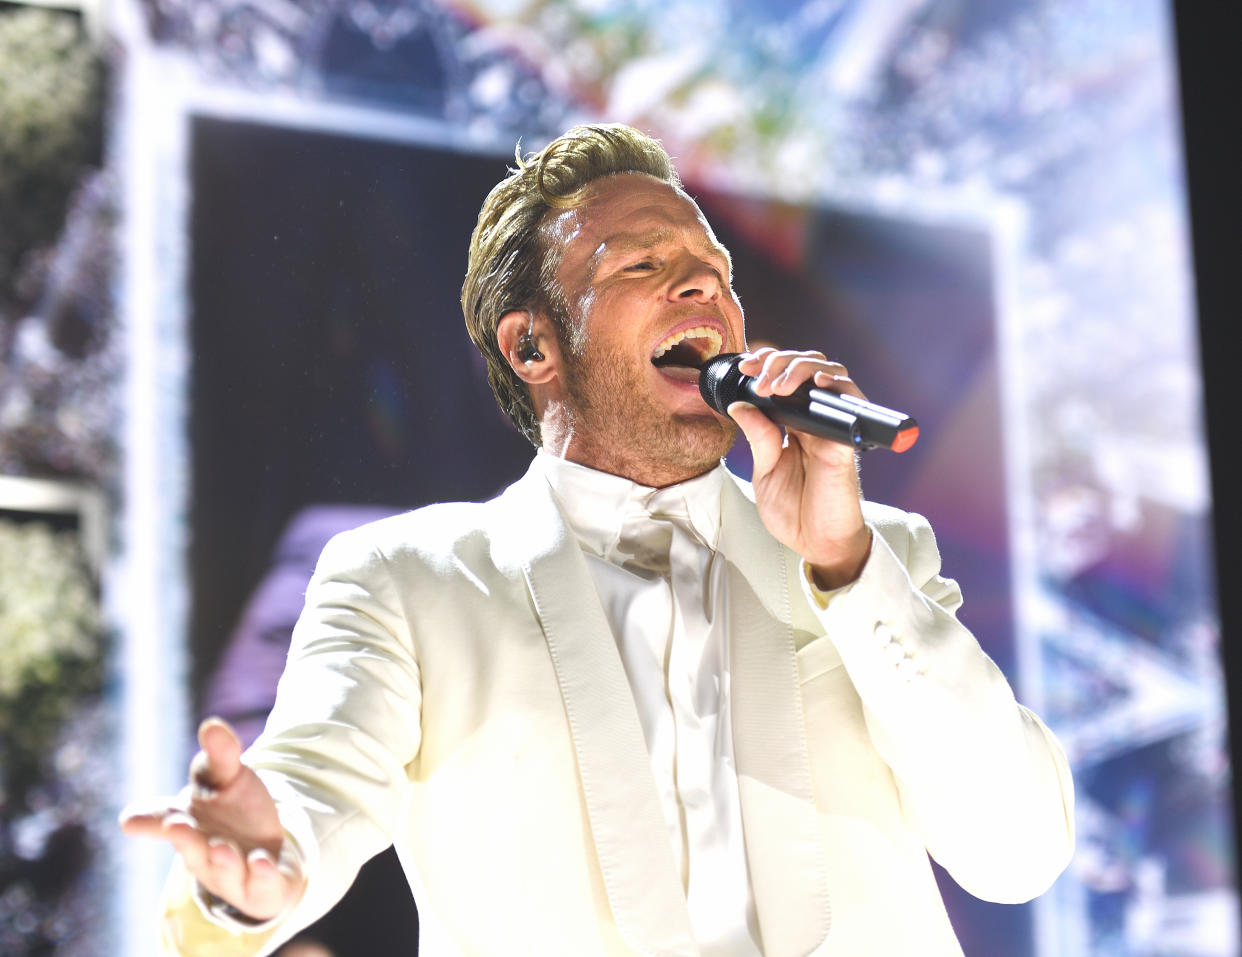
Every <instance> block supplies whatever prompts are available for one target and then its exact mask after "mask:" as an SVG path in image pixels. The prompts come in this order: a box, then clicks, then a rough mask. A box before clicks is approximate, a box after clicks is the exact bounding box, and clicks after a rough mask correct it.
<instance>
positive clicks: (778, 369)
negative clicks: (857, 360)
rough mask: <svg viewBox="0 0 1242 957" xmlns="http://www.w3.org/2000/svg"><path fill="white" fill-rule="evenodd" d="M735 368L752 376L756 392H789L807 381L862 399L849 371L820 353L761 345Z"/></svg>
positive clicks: (781, 393)
mask: <svg viewBox="0 0 1242 957" xmlns="http://www.w3.org/2000/svg"><path fill="white" fill-rule="evenodd" d="M738 371H740V372H741V373H742V374H743V375H747V376H751V377H753V378H754V380H755V383H754V388H755V392H756V393H758V394H759V395H789V394H791V393H793V392H794V391H795V390H797V389H798V388H799V387H800V386H801V385H802V384H803V383H804V382H807V381H808V380H811V381H813V382H814V384H815V385H816V386H818V387H820V388H824V389H831V390H832V391H833V392H847V393H850V394H851V395H856V396H858V397H859V398H866V396H864V395H863V393H862V390H860V389H859V388H858V386H857V385H856V384H855V383H854V381H853V380H852V379H851V378H850V375H849V370H848V369H846V368H845V366H843V365H842V364H841V363H839V362H833V361H831V360H829V359H827V358H826V357H825V356H824V354H823V353H822V352H795V351H793V350H789V349H784V350H777V349H773V348H771V347H764V348H761V349H756V350H755V352H754V354H753V355H751V356H748V357H747V358H746V359H744V360H743V361H742V362H741V363H740V364H739V365H738Z"/></svg>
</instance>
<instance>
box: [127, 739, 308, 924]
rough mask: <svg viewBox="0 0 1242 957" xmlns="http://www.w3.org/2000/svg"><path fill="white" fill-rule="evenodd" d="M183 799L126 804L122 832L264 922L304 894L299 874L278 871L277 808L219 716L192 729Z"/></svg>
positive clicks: (279, 831)
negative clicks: (172, 854) (151, 844)
mask: <svg viewBox="0 0 1242 957" xmlns="http://www.w3.org/2000/svg"><path fill="white" fill-rule="evenodd" d="M198 743H199V747H200V748H201V750H200V751H199V752H198V754H197V755H196V756H195V757H194V760H193V761H192V762H190V787H189V790H188V797H178V798H168V799H162V800H156V801H153V802H149V803H146V804H141V805H140V804H131V805H130V806H129V807H127V808H126V809H125V810H124V811H122V812H121V830H122V831H124V832H125V833H126V834H127V835H130V836H131V837H133V836H141V837H154V838H158V839H161V840H165V841H168V842H169V843H170V844H172V846H173V847H174V848H175V849H176V851H177V853H178V854H180V855H181V858H182V860H183V861H184V862H185V866H186V870H188V871H189V873H190V874H191V875H192V876H193V877H194V878H195V879H196V880H197V881H198V882H199V883H200V884H202V886H203V887H204V888H205V889H206V890H207V891H208V892H209V893H211V894H214V895H215V896H216V897H219V898H220V899H222V900H223V901H225V902H226V903H228V904H230V905H232V906H233V907H234V908H236V909H237V910H239V911H241V912H242V913H243V914H244V915H246V916H247V917H250V918H252V919H253V920H256V921H263V920H267V919H269V918H272V917H275V916H277V915H279V914H281V913H283V912H284V911H285V910H286V909H287V908H289V907H290V906H291V905H293V904H294V903H296V902H297V900H298V899H299V898H300V896H301V894H302V890H303V886H304V884H303V878H302V875H301V874H297V873H289V872H288V871H287V870H286V869H284V868H281V867H278V866H277V859H278V857H279V856H280V850H281V845H282V843H283V842H284V831H283V829H282V828H281V825H280V819H279V818H278V817H277V815H276V803H275V801H273V800H272V797H271V795H270V794H269V793H268V791H267V788H266V787H264V785H263V782H262V781H261V780H260V779H259V776H258V775H257V774H255V773H254V771H252V770H251V769H250V768H249V767H247V766H246V765H245V764H243V763H242V761H241V751H242V748H241V742H240V741H239V740H238V739H237V735H236V734H234V733H233V729H232V728H230V727H229V725H228V724H226V723H225V722H224V721H222V720H220V719H219V718H209V719H208V720H206V721H204V722H203V723H202V724H201V725H200V726H199V729H198Z"/></svg>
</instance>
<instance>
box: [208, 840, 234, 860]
mask: <svg viewBox="0 0 1242 957" xmlns="http://www.w3.org/2000/svg"><path fill="white" fill-rule="evenodd" d="M207 846H208V847H209V848H216V847H227V848H230V849H231V850H232V851H233V853H234V854H236V855H237V856H238V857H241V856H242V852H241V848H240V847H238V846H237V844H236V842H234V841H230V840H229V839H228V838H227V837H220V836H219V835H217V836H215V837H209V838H207Z"/></svg>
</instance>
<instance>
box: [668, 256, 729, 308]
mask: <svg viewBox="0 0 1242 957" xmlns="http://www.w3.org/2000/svg"><path fill="white" fill-rule="evenodd" d="M677 268H678V272H677V276H676V279H675V280H674V281H673V285H672V288H671V289H670V290H669V294H670V297H671V298H673V299H688V300H691V301H695V302H713V301H715V300H716V299H718V298H719V297H720V293H721V289H722V286H723V283H722V282H721V280H720V273H719V272H717V271H716V268H715V267H714V266H712V265H711V264H710V263H707V262H704V261H703V260H701V259H699V258H698V257H697V256H685V257H683V259H682V261H681V262H679V263H678V264H677Z"/></svg>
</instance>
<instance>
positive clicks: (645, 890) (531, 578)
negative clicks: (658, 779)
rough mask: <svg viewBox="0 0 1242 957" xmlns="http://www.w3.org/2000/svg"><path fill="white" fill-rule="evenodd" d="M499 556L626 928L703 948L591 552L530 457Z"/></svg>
mask: <svg viewBox="0 0 1242 957" xmlns="http://www.w3.org/2000/svg"><path fill="white" fill-rule="evenodd" d="M500 504H501V505H502V507H503V509H504V511H505V514H507V515H517V516H521V517H522V520H521V521H509V522H502V523H499V525H500V527H499V528H497V529H495V530H494V533H493V534H494V541H495V542H496V545H497V558H498V560H500V561H502V562H503V561H510V562H512V564H513V565H515V566H516V567H520V568H521V572H522V574H523V576H524V577H525V579H526V583H527V586H528V588H529V589H530V594H531V598H532V600H533V602H534V606H535V613H536V614H537V615H538V617H539V621H540V624H541V626H542V628H543V632H544V635H545V637H546V639H547V642H548V650H549V652H550V654H551V657H552V663H553V666H554V668H555V670H556V677H557V681H558V683H559V684H560V690H561V697H562V699H563V701H564V705H565V714H566V716H567V717H568V720H569V729H570V733H571V735H572V737H573V745H574V752H575V754H576V756H577V759H578V774H579V777H580V780H581V782H582V793H583V796H584V800H585V802H586V808H587V815H588V818H589V820H590V824H591V833H592V835H593V837H594V840H595V850H596V854H597V856H598V858H599V862H600V868H601V871H602V873H603V880H604V886H605V888H606V889H607V892H608V902H609V905H610V906H611V908H612V914H613V918H614V920H615V921H616V923H617V928H618V930H619V931H620V933H621V936H622V937H623V938H624V939H625V940H626V941H627V942H628V943H629V944H630V945H631V946H632V947H633V948H634V949H635V950H637V951H639V952H640V953H643V954H649V955H652V957H657V955H659V957H665V955H667V957H686V955H696V954H697V953H698V948H697V946H696V944H695V942H694V936H693V932H692V931H691V928H690V917H689V912H688V910H687V908H686V900H685V892H684V890H683V889H682V886H681V880H680V878H679V877H678V875H677V869H676V864H675V862H674V859H673V852H672V848H671V847H669V843H668V838H667V827H666V825H665V822H664V812H663V810H662V808H661V807H660V801H659V796H658V794H657V793H656V788H655V781H654V778H653V776H652V773H651V762H650V758H649V756H648V754H647V745H646V741H645V740H644V738H643V731H642V725H641V724H640V722H639V718H638V712H637V710H636V709H635V706H634V698H633V695H632V693H631V692H630V686H629V682H628V680H627V678H626V676H625V671H624V669H623V667H622V664H621V656H620V653H619V652H618V650H617V646H616V642H615V641H614V639H613V636H612V631H611V629H610V628H609V626H608V621H607V619H606V618H605V616H604V611H603V608H602V607H601V606H600V603H599V599H598V597H597V594H596V590H595V584H594V582H593V580H592V579H591V575H590V571H589V570H588V568H587V565H586V560H585V559H584V558H583V555H582V552H581V550H580V548H579V547H578V544H577V542H576V541H575V540H574V538H573V536H572V534H571V533H570V531H569V529H568V527H567V526H566V524H565V521H564V519H563V518H562V516H561V513H560V510H559V509H558V508H557V506H556V502H555V499H554V498H553V497H552V493H551V490H550V489H549V487H548V485H547V482H546V480H545V479H544V478H543V476H542V475H541V474H540V472H539V471H538V468H537V466H532V467H531V469H530V470H529V471H528V472H527V473H526V475H525V476H524V477H523V478H522V479H521V480H520V481H519V482H517V483H516V484H514V485H513V486H511V487H510V489H509V490H508V491H507V492H506V493H505V495H504V497H503V500H502V502H501V503H500Z"/></svg>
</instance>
